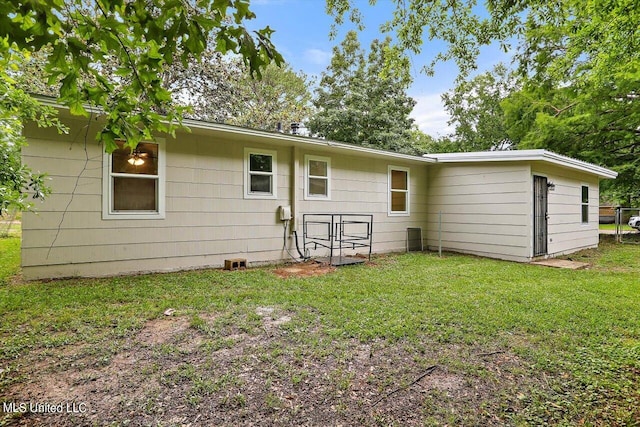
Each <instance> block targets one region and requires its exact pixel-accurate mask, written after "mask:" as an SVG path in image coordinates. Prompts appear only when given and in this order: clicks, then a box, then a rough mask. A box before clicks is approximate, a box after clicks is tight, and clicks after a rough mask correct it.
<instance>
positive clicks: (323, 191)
mask: <svg viewBox="0 0 640 427" xmlns="http://www.w3.org/2000/svg"><path fill="white" fill-rule="evenodd" d="M309 194H310V195H313V196H326V195H327V180H326V179H322V178H309Z"/></svg>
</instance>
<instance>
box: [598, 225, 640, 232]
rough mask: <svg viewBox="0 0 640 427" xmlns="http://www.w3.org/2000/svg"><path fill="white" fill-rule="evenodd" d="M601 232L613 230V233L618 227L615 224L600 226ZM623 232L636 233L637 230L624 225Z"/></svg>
mask: <svg viewBox="0 0 640 427" xmlns="http://www.w3.org/2000/svg"><path fill="white" fill-rule="evenodd" d="M599 228H600V230H611V231H615V230H616V225H615V224H600V227H599ZM621 229H622V231H636V229H635V228H632V227H629V226H628V225H627V224H622V228H621Z"/></svg>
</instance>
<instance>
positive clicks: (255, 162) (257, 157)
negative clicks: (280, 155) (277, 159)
mask: <svg viewBox="0 0 640 427" xmlns="http://www.w3.org/2000/svg"><path fill="white" fill-rule="evenodd" d="M271 162H272V157H271V156H270V155H268V154H249V170H250V171H251V172H273V169H272V164H271Z"/></svg>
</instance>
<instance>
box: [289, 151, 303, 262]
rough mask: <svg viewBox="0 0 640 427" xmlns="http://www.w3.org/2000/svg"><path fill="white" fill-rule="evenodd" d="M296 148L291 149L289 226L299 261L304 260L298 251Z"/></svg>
mask: <svg viewBox="0 0 640 427" xmlns="http://www.w3.org/2000/svg"><path fill="white" fill-rule="evenodd" d="M298 151H299V150H298V147H297V146H295V145H294V146H293V147H291V189H290V191H291V194H290V200H291V216H292V218H291V221H289V224H290V225H291V231H290V232H291V234H293V238H294V239H295V244H296V251H298V255H299V256H300V258H301V259H305V256H304V254H303V253H302V252H301V251H300V246H299V245H298V215H299V212H298V182H299V180H300V161H299V153H298Z"/></svg>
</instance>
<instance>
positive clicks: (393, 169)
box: [389, 166, 409, 215]
mask: <svg viewBox="0 0 640 427" xmlns="http://www.w3.org/2000/svg"><path fill="white" fill-rule="evenodd" d="M389 215H409V169H407V168H402V167H397V166H389Z"/></svg>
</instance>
